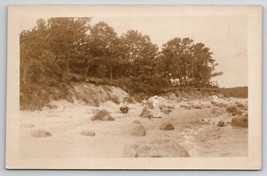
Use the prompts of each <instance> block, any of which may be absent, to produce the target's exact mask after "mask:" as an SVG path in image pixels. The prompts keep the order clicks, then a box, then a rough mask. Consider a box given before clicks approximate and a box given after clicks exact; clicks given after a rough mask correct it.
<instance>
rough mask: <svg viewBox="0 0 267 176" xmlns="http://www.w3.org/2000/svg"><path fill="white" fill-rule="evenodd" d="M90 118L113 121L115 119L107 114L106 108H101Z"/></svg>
mask: <svg viewBox="0 0 267 176" xmlns="http://www.w3.org/2000/svg"><path fill="white" fill-rule="evenodd" d="M91 120H92V121H93V120H102V121H114V120H115V119H114V118H113V117H112V116H111V115H110V114H109V112H108V111H107V110H105V109H103V110H101V111H99V112H98V113H97V114H96V115H94V116H93V117H92V118H91Z"/></svg>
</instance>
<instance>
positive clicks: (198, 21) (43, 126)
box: [6, 5, 262, 170]
mask: <svg viewBox="0 0 267 176" xmlns="http://www.w3.org/2000/svg"><path fill="white" fill-rule="evenodd" d="M8 12H9V19H8V32H9V35H8V59H7V61H8V79H7V81H8V87H7V92H8V94H7V139H6V140H7V144H6V145H7V146H6V167H7V168H10V169H252V170H255V169H260V167H261V164H260V163H261V60H262V58H261V57H262V56H261V52H262V50H261V42H262V36H261V35H262V34H261V32H262V31H261V25H262V21H261V20H262V19H261V15H262V14H261V13H262V9H261V7H260V6H241V5H240V6H159V5H158V6H145V5H139V6H119V5H118V6H108V5H106V6H55V5H50V6H29V5H28V6H9V11H8ZM251 162H253V163H251Z"/></svg>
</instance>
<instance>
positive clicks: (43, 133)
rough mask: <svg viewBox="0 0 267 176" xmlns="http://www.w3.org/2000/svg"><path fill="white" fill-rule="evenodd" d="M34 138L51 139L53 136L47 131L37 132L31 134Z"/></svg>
mask: <svg viewBox="0 0 267 176" xmlns="http://www.w3.org/2000/svg"><path fill="white" fill-rule="evenodd" d="M31 135H32V136H33V137H41V138H42V137H50V136H52V134H51V133H50V132H49V131H46V130H36V131H33V132H32V133H31Z"/></svg>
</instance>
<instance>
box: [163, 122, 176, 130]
mask: <svg viewBox="0 0 267 176" xmlns="http://www.w3.org/2000/svg"><path fill="white" fill-rule="evenodd" d="M160 129H161V130H174V126H173V125H172V124H171V123H163V124H162V125H161V126H160Z"/></svg>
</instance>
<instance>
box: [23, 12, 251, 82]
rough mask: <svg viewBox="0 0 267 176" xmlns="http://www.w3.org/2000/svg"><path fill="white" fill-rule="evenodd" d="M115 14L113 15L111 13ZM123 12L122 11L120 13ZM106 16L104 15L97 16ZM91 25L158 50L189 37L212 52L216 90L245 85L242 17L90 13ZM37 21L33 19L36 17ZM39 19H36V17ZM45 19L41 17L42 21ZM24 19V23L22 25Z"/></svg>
mask: <svg viewBox="0 0 267 176" xmlns="http://www.w3.org/2000/svg"><path fill="white" fill-rule="evenodd" d="M114 13H115V12H114ZM124 13H125V12H124ZM99 14H106V15H99ZM90 17H92V24H96V23H97V22H99V21H104V22H106V23H108V24H109V25H110V26H112V27H113V28H114V29H115V32H117V34H118V35H121V34H122V33H125V32H127V31H128V30H130V29H134V30H138V31H139V32H141V33H142V34H146V35H149V36H150V39H151V40H152V42H153V43H155V44H157V45H158V46H159V48H161V46H162V45H163V44H164V43H166V42H167V41H169V40H170V39H173V38H174V37H180V38H184V37H190V38H191V39H193V40H194V42H195V43H197V42H202V43H204V44H205V45H206V46H207V47H209V48H210V50H211V51H212V52H213V59H215V60H216V62H217V63H218V64H219V65H218V66H217V67H216V71H218V72H220V71H222V72H223V73H224V74H223V75H222V76H219V77H215V78H213V80H216V81H217V82H218V84H219V86H220V87H237V86H247V85H248V56H247V55H248V54H247V36H248V34H247V18H246V16H245V15H205V14H204V15H203V14H202V15H199V16H198V15H195V14H194V15H149V14H148V15H140V14H137V15H135V14H131V15H125V16H122V15H112V12H109V14H108V15H107V12H106V13H100V12H97V13H92V15H90ZM36 18H37V17H36ZM36 18H26V19H24V22H23V21H22V24H23V25H22V26H21V28H22V29H30V28H32V27H33V26H34V25H35V21H36ZM38 18H39V17H38ZM46 18H47V17H45V16H44V19H46ZM25 20H27V22H26V23H25Z"/></svg>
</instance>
